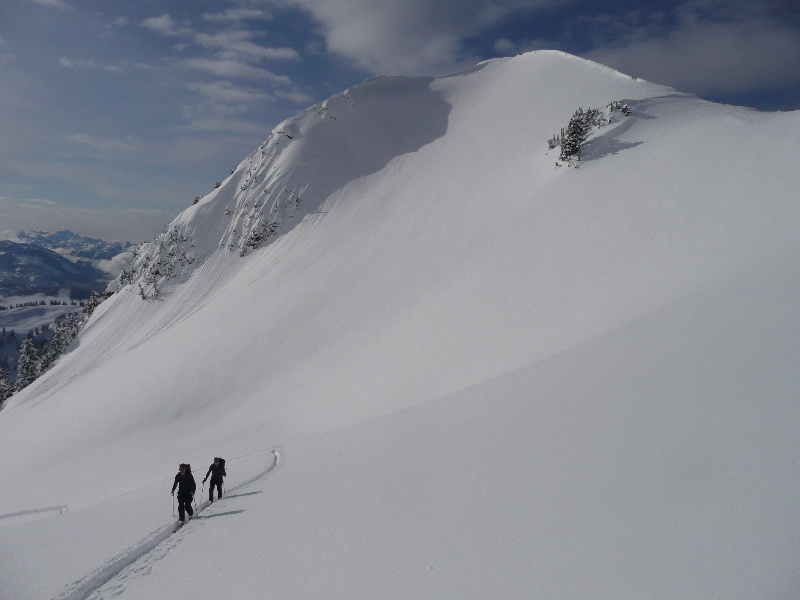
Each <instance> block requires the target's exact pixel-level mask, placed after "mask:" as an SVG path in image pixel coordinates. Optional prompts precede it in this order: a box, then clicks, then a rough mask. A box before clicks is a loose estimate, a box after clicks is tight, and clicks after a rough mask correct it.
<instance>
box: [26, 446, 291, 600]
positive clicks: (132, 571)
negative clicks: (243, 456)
mask: <svg viewBox="0 0 800 600" xmlns="http://www.w3.org/2000/svg"><path fill="white" fill-rule="evenodd" d="M271 451H272V460H271V461H270V464H269V465H268V466H267V467H266V468H265V469H264V470H263V471H261V472H259V473H257V474H256V475H254V476H253V477H251V478H250V479H248V480H247V481H245V482H243V483H240V484H239V485H237V486H235V487H233V488H231V489H230V490H228V489H227V488H226V489H225V496H224V497H223V498H222V499H221V500H217V502H216V504H215V506H220V505H222V506H224V504H226V503H227V500H228V499H232V496H230V495H229V494H234V493H236V492H239V491H241V490H244V489H245V488H247V487H248V486H250V485H252V484H253V483H255V482H256V481H258V480H260V479H262V478H264V477H266V476H267V475H270V474H271V473H273V472H274V471H275V470H277V469H278V467H280V465H281V462H282V460H283V456H282V454H281V450H280V448H272V449H271ZM234 497H235V496H234ZM208 506H209V503H208V501H204V502H201V503H200V504H199V505H198V507H197V510H196V511H195V516H194V518H193V519H192V520H190V521H187V523H186V525H184V526H183V527H181V528H179V529H178V530H177V531H176V530H175V524H173V523H170V524H169V525H165V526H163V527H161V528H159V529H157V530H156V531H154V532H153V533H151V534H150V535H149V536H147V537H145V538H143V539H142V540H140V541H139V542H138V543H137V544H136V545H134V546H133V547H131V548H128V549H127V550H125V551H124V552H122V553H120V554H119V555H117V556H116V557H114V558H112V559H111V560H109V561H108V562H106V563H105V564H104V565H102V566H101V567H99V568H98V569H96V570H94V571H93V572H92V573H90V574H89V575H87V576H86V577H84V578H83V579H80V580H78V581H76V582H74V583H72V584H70V585H69V586H68V587H67V589H65V590H64V591H63V592H61V593H60V594H59V595H58V596H55V597H54V598H53V600H105V599H107V598H113V597H115V596H118V595H119V594H121V593H122V592H123V591H124V590H125V589H126V588H127V587H128V585H129V584H130V583H131V582H132V581H133V580H135V579H137V578H138V577H142V576H144V575H148V574H149V573H150V572H151V571H152V568H153V564H154V563H156V562H158V561H159V560H161V559H162V558H164V557H165V556H166V555H167V554H169V553H170V552H171V551H172V549H173V548H175V547H177V545H178V544H180V542H181V541H182V540H183V538H184V537H186V536H187V535H191V533H192V532H193V531H194V530H195V529H196V528H197V527H198V526H202V524H203V522H202V519H201V520H200V521H199V522H198V520H197V518H198V516H199V515H200V513H201V512H203V511H204V510H205V509H206V508H207V507H208ZM58 508H59V507H56V508H51V509H37V510H57V509H58ZM25 512H35V511H25Z"/></svg>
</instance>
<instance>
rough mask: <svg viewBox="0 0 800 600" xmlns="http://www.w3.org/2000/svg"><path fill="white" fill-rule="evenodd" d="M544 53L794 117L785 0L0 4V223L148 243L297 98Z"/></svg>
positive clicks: (797, 42)
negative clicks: (377, 77)
mask: <svg viewBox="0 0 800 600" xmlns="http://www.w3.org/2000/svg"><path fill="white" fill-rule="evenodd" d="M544 48H549V49H558V50H564V51H567V52H570V53H573V54H577V55H579V56H583V57H586V58H589V59H592V60H596V61H598V62H602V63H604V64H607V65H609V66H612V67H614V68H616V69H619V70H621V71H623V72H625V73H627V74H629V75H632V76H635V77H642V78H644V79H648V80H650V81H653V82H656V83H661V84H666V85H670V86H673V87H675V88H677V89H679V90H681V91H685V92H691V93H695V94H698V95H700V96H702V97H704V98H708V99H711V100H715V101H720V102H726V103H731V104H742V105H746V106H752V107H755V108H758V109H760V110H797V109H800V2H798V1H797V0H781V1H767V0H764V1H759V0H753V1H745V0H741V1H740V0H688V1H679V0H675V1H670V0H655V1H652V2H630V1H627V2H622V1H616V0H607V1H604V2H597V1H587V0H582V1H579V0H406V1H403V0H392V1H389V0H216V1H211V0H139V1H133V2H131V1H130V0H127V1H122V0H0V230H19V229H21V230H31V229H38V230H46V231H55V230H57V229H64V228H68V229H72V230H74V231H77V232H79V233H82V234H84V235H90V236H93V237H102V238H105V239H128V240H133V241H140V240H143V239H149V238H151V237H153V236H154V235H155V234H157V233H158V232H159V231H160V230H161V228H162V227H163V225H165V224H166V223H168V222H169V221H171V220H172V218H173V217H174V216H175V215H176V214H177V213H178V212H180V211H181V210H183V208H185V207H186V206H188V205H190V204H191V202H192V200H193V199H194V197H195V196H199V195H204V194H206V193H208V192H209V191H210V190H211V189H212V188H213V185H214V183H215V182H216V181H218V180H221V179H223V178H224V177H226V176H227V175H228V173H229V172H230V169H231V168H233V167H234V166H235V165H236V164H238V163H239V161H241V160H242V159H243V158H244V157H245V156H247V155H248V154H249V153H250V152H251V151H252V150H254V149H255V148H256V147H257V146H258V145H259V144H260V143H261V142H262V141H263V140H264V139H265V138H266V137H267V135H268V134H269V132H270V131H271V130H272V128H273V127H274V126H275V125H277V124H278V123H279V122H280V121H282V120H283V119H285V118H287V117H290V116H292V115H294V114H296V113H297V112H299V111H300V110H302V109H303V108H305V107H307V106H309V105H311V104H314V103H316V102H320V101H322V100H324V99H325V98H327V97H329V96H331V95H333V94H335V93H336V92H339V91H341V90H344V89H346V88H347V87H350V86H352V85H354V84H356V83H359V82H361V81H363V80H364V79H366V78H368V77H369V76H371V75H374V74H405V75H423V74H425V75H429V74H443V73H447V72H450V71H452V70H455V69H458V68H461V67H463V66H466V65H471V64H474V63H475V62H478V61H480V60H485V59H488V58H494V57H498V56H509V55H515V54H519V53H521V52H525V51H529V50H537V49H544Z"/></svg>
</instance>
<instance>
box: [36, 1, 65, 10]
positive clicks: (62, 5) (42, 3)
mask: <svg viewBox="0 0 800 600" xmlns="http://www.w3.org/2000/svg"><path fill="white" fill-rule="evenodd" d="M30 1H31V2H33V3H34V4H39V5H40V6H49V7H50V8H58V9H60V10H70V9H71V8H72V7H71V6H70V5H69V4H67V3H66V2H64V1H63V0H30Z"/></svg>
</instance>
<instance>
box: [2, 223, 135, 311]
mask: <svg viewBox="0 0 800 600" xmlns="http://www.w3.org/2000/svg"><path fill="white" fill-rule="evenodd" d="M132 246H133V244H132V243H131V242H106V241H104V240H99V239H94V238H87V237H83V236H80V235H78V234H76V233H73V232H72V231H66V230H64V231H57V232H56V233H47V232H43V231H30V232H22V231H20V232H3V233H2V234H0V297H9V296H30V295H33V294H45V295H48V296H56V295H58V294H59V292H61V291H62V290H65V289H66V290H68V291H69V294H70V297H72V298H74V299H80V298H86V297H88V295H89V294H90V293H91V291H92V290H97V291H102V290H103V289H105V286H106V284H107V283H108V282H109V281H110V280H111V279H113V278H114V277H115V276H116V275H117V274H118V273H119V271H120V270H121V269H122V268H123V267H124V266H125V265H126V264H127V263H128V262H129V260H130V259H129V256H128V255H129V254H130V253H131V250H132Z"/></svg>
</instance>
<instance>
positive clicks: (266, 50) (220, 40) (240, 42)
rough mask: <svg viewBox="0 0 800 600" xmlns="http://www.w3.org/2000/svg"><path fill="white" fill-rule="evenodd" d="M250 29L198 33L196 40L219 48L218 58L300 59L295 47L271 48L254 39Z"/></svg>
mask: <svg viewBox="0 0 800 600" xmlns="http://www.w3.org/2000/svg"><path fill="white" fill-rule="evenodd" d="M252 38H253V33H252V32H250V31H223V32H219V33H215V34H207V33H198V34H196V35H195V37H194V39H195V41H196V42H197V43H198V44H199V45H200V46H203V47H204V48H210V49H217V50H219V54H218V58H222V59H241V60H245V61H256V62H257V61H261V60H299V59H300V55H299V54H298V53H297V51H296V50H294V49H293V48H286V47H284V48H270V47H266V46H260V45H258V44H256V43H254V42H253V41H252Z"/></svg>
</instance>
